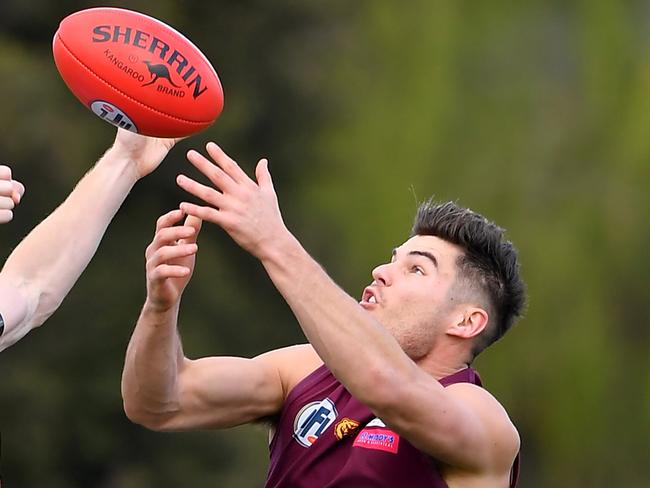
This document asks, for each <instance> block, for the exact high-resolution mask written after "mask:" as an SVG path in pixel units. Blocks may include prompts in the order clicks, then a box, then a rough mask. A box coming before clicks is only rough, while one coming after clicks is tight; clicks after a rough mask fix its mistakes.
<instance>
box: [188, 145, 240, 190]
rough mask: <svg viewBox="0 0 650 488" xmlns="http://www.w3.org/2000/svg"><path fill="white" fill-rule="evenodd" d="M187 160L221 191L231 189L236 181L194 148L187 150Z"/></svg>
mask: <svg viewBox="0 0 650 488" xmlns="http://www.w3.org/2000/svg"><path fill="white" fill-rule="evenodd" d="M187 160H188V161H189V162H190V163H192V165H193V166H194V167H195V168H196V169H198V170H199V171H200V172H201V173H203V174H204V175H205V176H207V178H208V179H209V180H210V181H211V182H212V183H213V184H214V185H215V186H216V187H217V188H218V189H219V190H221V191H223V192H229V191H232V189H233V188H234V186H235V184H236V183H237V182H236V181H235V180H233V178H232V177H231V176H230V175H228V174H227V173H226V172H225V171H224V170H223V169H221V168H220V167H219V166H218V165H216V164H214V163H213V162H212V161H210V160H209V159H208V158H206V157H205V156H203V154H201V153H200V152H198V151H195V150H194V149H192V150H190V151H188V152H187Z"/></svg>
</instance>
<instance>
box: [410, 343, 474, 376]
mask: <svg viewBox="0 0 650 488" xmlns="http://www.w3.org/2000/svg"><path fill="white" fill-rule="evenodd" d="M417 364H418V366H420V367H421V368H422V369H424V370H425V371H426V372H427V373H429V374H430V375H431V376H433V377H434V378H436V379H437V380H439V379H441V378H444V377H446V376H449V375H452V374H454V373H456V372H458V371H460V370H462V369H465V368H467V367H469V363H468V362H467V361H466V360H465V355H464V354H463V355H461V354H459V353H458V351H455V350H450V349H445V350H441V349H440V348H438V349H437V350H436V349H434V350H432V351H431V352H430V353H429V354H427V355H426V356H425V357H424V358H422V359H420V360H419V361H417Z"/></svg>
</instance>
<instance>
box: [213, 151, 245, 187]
mask: <svg viewBox="0 0 650 488" xmlns="http://www.w3.org/2000/svg"><path fill="white" fill-rule="evenodd" d="M205 148H206V150H207V151H208V154H209V155H210V157H211V158H212V159H213V160H214V161H215V163H217V164H218V165H219V166H220V167H221V168H222V169H223V170H224V172H225V173H226V174H228V176H230V177H231V178H232V179H233V180H235V181H236V182H238V183H244V182H250V181H251V179H250V178H249V177H248V175H247V174H246V172H245V171H244V170H243V169H241V167H240V166H239V165H238V164H237V162H236V161H235V160H234V159H232V158H231V157H230V156H228V155H227V154H226V153H225V151H224V150H223V149H221V148H220V147H219V146H218V145H217V144H215V143H214V142H208V143H207V144H206V146H205Z"/></svg>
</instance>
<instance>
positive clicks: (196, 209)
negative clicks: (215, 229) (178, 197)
mask: <svg viewBox="0 0 650 488" xmlns="http://www.w3.org/2000/svg"><path fill="white" fill-rule="evenodd" d="M180 208H181V210H182V211H183V212H184V213H186V214H187V215H192V216H194V217H196V218H198V219H201V220H207V221H208V222H212V223H213V224H217V225H221V213H220V211H219V210H217V209H216V208H212V207H202V206H200V205H195V204H194V203H189V202H182V203H181V205H180Z"/></svg>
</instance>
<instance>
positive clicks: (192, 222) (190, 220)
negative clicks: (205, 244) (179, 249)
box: [183, 215, 203, 243]
mask: <svg viewBox="0 0 650 488" xmlns="http://www.w3.org/2000/svg"><path fill="white" fill-rule="evenodd" d="M184 225H185V226H188V227H192V228H193V229H194V235H192V236H190V237H188V238H186V239H183V242H185V243H192V242H196V239H197V238H198V237H199V232H201V225H203V220H202V219H200V218H198V217H196V216H195V215H188V216H187V217H185V223H184Z"/></svg>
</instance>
